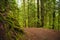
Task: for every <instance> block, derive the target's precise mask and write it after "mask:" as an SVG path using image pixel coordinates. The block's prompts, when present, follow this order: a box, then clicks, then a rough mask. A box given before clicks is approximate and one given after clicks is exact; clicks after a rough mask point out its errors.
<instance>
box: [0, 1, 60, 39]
mask: <svg viewBox="0 0 60 40" xmlns="http://www.w3.org/2000/svg"><path fill="white" fill-rule="evenodd" d="M20 3H21V5H19V3H18V2H17V0H0V26H1V25H3V26H2V30H3V29H5V30H4V31H5V32H6V34H7V36H8V40H11V39H12V40H13V39H14V40H19V38H20V37H19V36H20V35H21V34H22V35H23V34H24V33H23V29H21V28H27V27H29V28H30V27H31V28H32V27H37V28H38V27H39V28H40V27H42V28H48V29H54V30H60V0H59V1H56V0H20ZM0 30H1V28H0ZM14 33H15V35H13V34H14ZM11 35H12V36H11ZM22 37H23V36H22Z"/></svg>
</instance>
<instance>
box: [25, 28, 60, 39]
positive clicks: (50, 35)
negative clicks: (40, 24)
mask: <svg viewBox="0 0 60 40" xmlns="http://www.w3.org/2000/svg"><path fill="white" fill-rule="evenodd" d="M24 32H25V38H26V40H60V31H59V32H58V31H55V30H50V29H44V28H24Z"/></svg>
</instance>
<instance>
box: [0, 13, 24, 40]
mask: <svg viewBox="0 0 60 40" xmlns="http://www.w3.org/2000/svg"><path fill="white" fill-rule="evenodd" d="M0 22H1V23H3V25H4V27H5V28H6V32H7V33H6V34H7V36H8V37H9V39H10V40H11V39H12V40H13V39H14V40H17V39H18V38H19V35H20V36H21V35H23V34H24V32H23V30H22V29H20V25H19V23H18V21H17V20H16V19H15V18H13V17H10V16H7V17H4V16H2V15H1V14H0Z"/></svg>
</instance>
